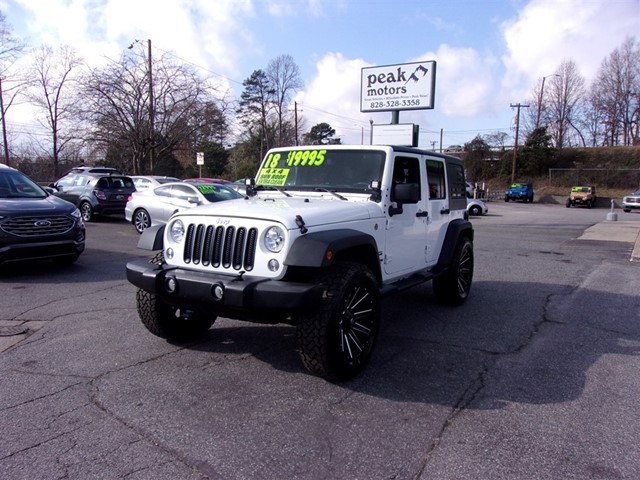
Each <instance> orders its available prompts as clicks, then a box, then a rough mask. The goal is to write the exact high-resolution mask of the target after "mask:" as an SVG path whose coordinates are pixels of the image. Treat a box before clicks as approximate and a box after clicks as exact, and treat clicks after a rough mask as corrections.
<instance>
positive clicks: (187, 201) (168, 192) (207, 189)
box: [124, 182, 243, 233]
mask: <svg viewBox="0 0 640 480" xmlns="http://www.w3.org/2000/svg"><path fill="white" fill-rule="evenodd" d="M242 197H243V196H242V195H241V194H239V193H238V192H236V191H235V190H234V189H233V188H229V187H228V186H226V185H221V184H217V183H197V182H194V183H185V182H174V183H165V184H164V185H160V186H159V187H155V188H149V189H147V190H144V191H142V192H133V193H132V194H131V195H130V196H129V200H128V201H127V206H126V208H125V210H124V216H125V218H126V220H127V222H131V223H132V224H133V226H134V227H135V229H136V230H137V231H138V233H142V232H143V231H144V230H145V229H147V228H149V227H151V226H152V225H164V224H166V223H167V222H168V221H169V218H170V217H171V215H173V214H174V213H176V212H179V211H180V210H184V209H187V208H193V207H196V206H198V205H204V204H209V203H215V202H220V201H224V200H233V199H235V198H242Z"/></svg>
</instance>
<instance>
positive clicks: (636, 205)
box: [622, 190, 640, 213]
mask: <svg viewBox="0 0 640 480" xmlns="http://www.w3.org/2000/svg"><path fill="white" fill-rule="evenodd" d="M638 209H640V190H638V191H636V192H633V193H631V194H629V195H625V197H624V198H623V199H622V210H624V211H625V212H627V213H629V212H630V211H631V210H638Z"/></svg>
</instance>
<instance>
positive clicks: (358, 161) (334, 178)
mask: <svg viewBox="0 0 640 480" xmlns="http://www.w3.org/2000/svg"><path fill="white" fill-rule="evenodd" d="M384 161H385V152H383V151H372V150H326V149H322V148H304V149H300V150H284V151H277V150H276V151H272V152H270V153H269V155H268V157H267V158H266V160H265V162H264V163H263V165H262V168H261V169H260V171H259V172H258V175H257V180H256V186H257V187H260V186H263V187H278V188H282V189H286V190H296V189H300V190H306V189H330V190H342V191H346V192H349V191H352V192H370V191H371V182H372V181H374V180H375V181H380V180H381V179H382V172H383V169H384Z"/></svg>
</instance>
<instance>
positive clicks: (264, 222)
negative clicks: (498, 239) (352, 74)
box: [127, 145, 474, 380]
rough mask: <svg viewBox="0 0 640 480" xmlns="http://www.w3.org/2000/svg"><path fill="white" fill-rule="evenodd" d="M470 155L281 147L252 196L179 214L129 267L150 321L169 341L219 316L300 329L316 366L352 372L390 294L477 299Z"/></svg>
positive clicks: (153, 233)
mask: <svg viewBox="0 0 640 480" xmlns="http://www.w3.org/2000/svg"><path fill="white" fill-rule="evenodd" d="M465 187H466V184H465V178H464V169H463V166H462V162H461V160H460V159H458V158H455V157H450V156H446V155H440V154H437V153H433V152H428V151H424V150H419V149H416V148H408V147H393V146H367V145H364V146H361V145H353V146H346V145H331V146H326V145H322V146H304V147H287V148H276V149H273V150H270V151H269V152H268V153H267V155H266V157H265V159H264V161H263V162H262V165H261V166H260V170H259V171H258V173H257V175H256V178H255V180H253V181H251V182H249V184H248V188H247V196H246V198H244V199H237V200H230V201H226V202H220V203H217V204H215V205H207V206H205V205H202V206H197V207H195V208H192V209H190V210H186V211H181V212H179V213H177V214H174V215H173V217H172V218H171V219H170V220H169V223H168V224H167V225H166V226H160V227H152V228H149V229H147V230H145V231H144V233H143V234H142V236H141V238H140V243H139V246H140V247H141V248H145V249H149V250H162V252H161V253H160V254H158V255H156V257H154V259H153V260H152V261H151V263H150V262H149V261H148V260H144V261H143V260H140V261H133V262H130V263H128V264H127V278H128V280H129V281H130V282H131V283H132V284H134V285H135V286H136V287H138V290H137V295H136V300H137V309H138V313H139V315H140V318H141V320H142V322H143V324H144V325H145V326H146V327H147V329H149V330H150V331H151V332H152V333H154V334H155V335H158V336H160V337H163V338H168V339H185V338H187V337H189V338H193V337H194V336H197V335H203V334H204V332H206V330H208V329H209V327H211V325H212V324H213V322H214V321H215V320H216V318H217V317H218V316H222V317H227V318H235V319H241V320H247V321H253V322H261V323H280V322H284V323H289V324H293V325H295V326H296V327H297V332H298V335H297V337H298V342H299V348H300V356H301V358H302V362H303V364H304V365H305V366H306V368H307V369H308V370H310V371H311V372H313V373H315V374H317V375H320V376H322V377H325V378H327V379H332V380H344V379H349V378H351V377H353V376H355V375H356V374H358V373H359V372H360V371H361V370H362V369H363V368H364V366H365V365H366V363H367V361H368V360H369V358H370V356H371V353H372V351H373V348H374V345H375V343H376V339H377V336H378V331H379V328H380V321H381V308H380V298H381V295H383V294H386V293H388V292H392V291H395V290H399V289H404V288H408V287H411V286H415V285H418V284H420V283H423V282H425V281H428V280H433V290H434V294H435V296H436V298H437V299H438V300H439V301H442V302H444V303H448V304H454V305H457V304H461V303H462V302H464V301H465V300H466V299H467V297H468V295H469V290H470V288H471V280H472V277H473V262H474V260H473V228H472V226H471V223H470V222H469V221H468V216H467V210H466V206H467V198H466V190H465Z"/></svg>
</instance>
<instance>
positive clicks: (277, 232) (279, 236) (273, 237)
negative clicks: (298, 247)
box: [264, 226, 284, 253]
mask: <svg viewBox="0 0 640 480" xmlns="http://www.w3.org/2000/svg"><path fill="white" fill-rule="evenodd" d="M264 246H265V247H267V250H269V251H270V252H273V253H278V252H279V251H280V250H282V247H284V230H282V229H281V228H280V227H278V226H273V227H271V228H269V230H267V231H266V233H265V234H264Z"/></svg>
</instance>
